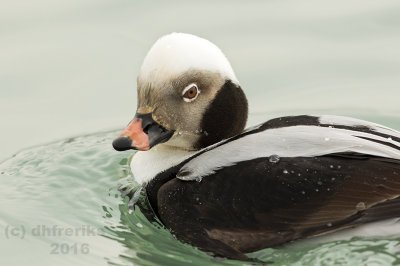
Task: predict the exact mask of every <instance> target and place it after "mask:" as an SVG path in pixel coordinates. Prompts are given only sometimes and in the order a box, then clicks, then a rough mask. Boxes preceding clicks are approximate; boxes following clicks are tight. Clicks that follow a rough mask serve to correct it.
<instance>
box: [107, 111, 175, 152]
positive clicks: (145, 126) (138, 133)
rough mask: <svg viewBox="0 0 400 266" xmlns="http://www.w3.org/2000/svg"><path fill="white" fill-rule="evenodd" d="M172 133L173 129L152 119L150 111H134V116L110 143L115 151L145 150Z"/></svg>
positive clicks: (167, 138) (166, 138) (163, 140)
mask: <svg viewBox="0 0 400 266" xmlns="http://www.w3.org/2000/svg"><path fill="white" fill-rule="evenodd" d="M173 134H174V131H173V130H167V129H166V128H164V127H163V126H161V125H160V124H158V123H157V122H156V121H154V120H153V117H152V113H148V114H139V113H136V115H135V118H134V119H133V120H132V121H131V122H130V123H129V125H128V126H127V127H126V128H125V130H124V131H122V132H121V134H119V135H118V137H117V138H116V139H115V140H114V141H113V143H112V144H113V147H114V149H115V150H117V151H126V150H130V149H132V150H139V151H147V150H150V149H151V148H152V147H154V146H155V145H157V144H159V143H163V142H166V141H168V140H169V139H170V138H171V137H172V135H173Z"/></svg>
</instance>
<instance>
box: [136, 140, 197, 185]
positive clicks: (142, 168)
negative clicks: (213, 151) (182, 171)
mask: <svg viewBox="0 0 400 266" xmlns="http://www.w3.org/2000/svg"><path fill="white" fill-rule="evenodd" d="M196 152H197V151H186V150H182V149H177V148H174V147H171V146H167V145H157V146H156V147H154V148H152V149H151V150H149V151H138V152H137V153H136V154H135V155H134V156H133V158H132V161H131V171H132V173H133V176H134V178H135V180H136V182H138V183H139V184H141V185H143V184H145V183H148V182H149V181H150V180H152V179H153V178H154V177H155V176H156V175H157V174H158V173H161V172H163V171H165V170H167V169H169V168H171V167H172V166H174V165H177V164H179V163H180V162H182V161H183V160H185V159H187V158H189V157H190V156H191V155H193V154H194V153H196Z"/></svg>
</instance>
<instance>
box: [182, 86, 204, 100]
mask: <svg viewBox="0 0 400 266" xmlns="http://www.w3.org/2000/svg"><path fill="white" fill-rule="evenodd" d="M199 93H200V90H199V88H198V87H197V85H196V84H194V83H192V84H190V85H188V86H186V88H185V89H183V91H182V97H183V100H184V101H185V102H191V101H193V100H194V99H196V98H197V96H198V95H199Z"/></svg>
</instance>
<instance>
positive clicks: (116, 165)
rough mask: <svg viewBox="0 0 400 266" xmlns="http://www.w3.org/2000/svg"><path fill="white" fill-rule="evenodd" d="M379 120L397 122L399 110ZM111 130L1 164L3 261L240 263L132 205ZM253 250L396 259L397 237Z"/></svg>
mask: <svg viewBox="0 0 400 266" xmlns="http://www.w3.org/2000/svg"><path fill="white" fill-rule="evenodd" d="M259 116H260V117H259V118H260V119H261V117H262V116H261V115H259ZM256 118H257V117H256V116H255V117H253V120H254V121H256V120H258V119H256ZM371 118H372V117H371ZM375 121H376V117H375ZM378 122H379V121H378ZM381 122H384V123H385V124H388V125H391V126H393V127H396V128H400V119H398V118H396V119H393V120H390V119H387V118H381ZM116 134H117V131H113V132H106V133H98V134H93V135H87V136H81V137H76V138H68V139H65V140H61V141H57V142H54V143H50V144H47V145H42V146H38V147H34V148H30V149H26V150H24V151H21V152H19V153H18V154H16V155H15V156H14V157H12V158H10V159H8V160H6V161H4V162H3V163H1V164H0V173H1V175H0V182H1V189H0V202H1V204H2V208H1V211H0V226H1V227H0V230H1V232H0V234H1V235H0V236H1V238H0V249H1V252H2V256H1V257H0V265H55V264H57V265H104V264H111V265H129V264H132V263H133V264H135V265H187V263H193V264H195V265H205V264H215V265H244V263H242V262H237V261H229V260H224V261H221V260H215V259H214V258H212V257H209V256H208V255H206V254H204V253H203V252H201V251H199V250H197V249H195V248H193V247H191V246H189V245H187V244H184V243H181V242H179V241H178V240H176V239H174V237H173V236H172V235H171V234H170V233H169V231H168V230H166V229H164V228H163V226H162V225H160V224H157V223H155V224H152V223H150V222H149V221H147V219H146V218H145V217H144V216H143V214H142V213H141V212H140V211H139V209H138V208H136V210H135V211H131V210H129V208H128V198H125V199H122V198H121V196H120V193H119V191H118V183H120V184H126V183H127V180H128V181H129V182H132V176H131V173H130V170H129V167H128V165H127V162H128V159H127V158H128V157H129V155H130V154H132V152H124V153H117V152H115V151H114V150H112V147H111V144H110V143H111V141H112V139H113V137H115V135H116ZM132 184H133V183H132ZM133 185H134V184H133ZM140 200H142V201H143V200H145V198H144V197H143V196H142V197H141V199H140ZM54 226H56V229H55V230H56V231H52V230H53V228H54ZM75 228H84V229H89V231H91V233H89V234H88V233H86V234H84V233H82V230H81V231H75V230H76V229H75ZM58 229H60V230H62V231H57V230H58ZM94 229H95V231H94V232H93V230H94ZM68 230H73V232H69V233H68V232H67V231H68ZM57 245H58V246H57ZM53 253H55V254H53ZM252 256H253V257H257V258H259V259H260V260H263V261H267V262H273V263H274V264H276V265H291V264H295V265H314V264H315V265H334V264H336V265H361V264H363V265H388V264H399V263H400V238H399V239H397V238H395V239H385V238H375V239H361V238H360V239H353V240H351V241H337V242H332V243H326V244H323V245H309V244H307V245H293V246H289V247H281V248H277V249H266V250H263V251H259V252H256V253H254V254H252Z"/></svg>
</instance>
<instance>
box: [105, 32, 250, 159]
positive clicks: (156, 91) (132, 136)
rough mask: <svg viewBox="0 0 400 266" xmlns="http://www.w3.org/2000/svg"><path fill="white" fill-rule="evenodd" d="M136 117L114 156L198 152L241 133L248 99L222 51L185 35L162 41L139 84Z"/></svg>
mask: <svg viewBox="0 0 400 266" xmlns="http://www.w3.org/2000/svg"><path fill="white" fill-rule="evenodd" d="M137 95H138V97H137V98H138V103H137V111H136V115H135V117H134V119H133V120H132V121H131V122H130V123H129V125H128V126H127V128H126V129H125V130H124V131H123V132H122V133H121V134H120V135H119V136H118V138H116V139H115V140H114V142H113V146H114V148H115V149H116V150H127V149H136V150H142V151H145V150H149V149H151V148H152V147H154V146H155V145H163V146H170V147H171V148H172V147H174V148H178V149H182V150H198V149H201V148H204V147H206V146H209V145H211V144H214V143H216V142H218V141H221V140H223V139H226V138H229V137H232V136H234V135H237V134H239V133H240V132H242V131H243V129H244V127H245V124H246V120H247V113H248V106H247V99H246V96H245V95H244V93H243V91H242V89H241V88H240V85H239V82H238V80H237V78H236V76H235V74H234V72H233V70H232V67H231V65H230V63H229V61H228V60H227V59H226V57H225V55H224V54H223V53H222V52H221V50H220V49H219V48H218V47H217V46H215V45H214V44H213V43H211V42H209V41H208V40H205V39H203V38H200V37H197V36H194V35H191V34H184V33H172V34H169V35H166V36H163V37H161V38H160V39H159V40H157V42H156V43H155V44H154V45H153V47H152V48H151V49H150V51H149V52H148V54H147V56H146V57H145V59H144V62H143V64H142V67H141V69H140V73H139V76H138V79H137Z"/></svg>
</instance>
